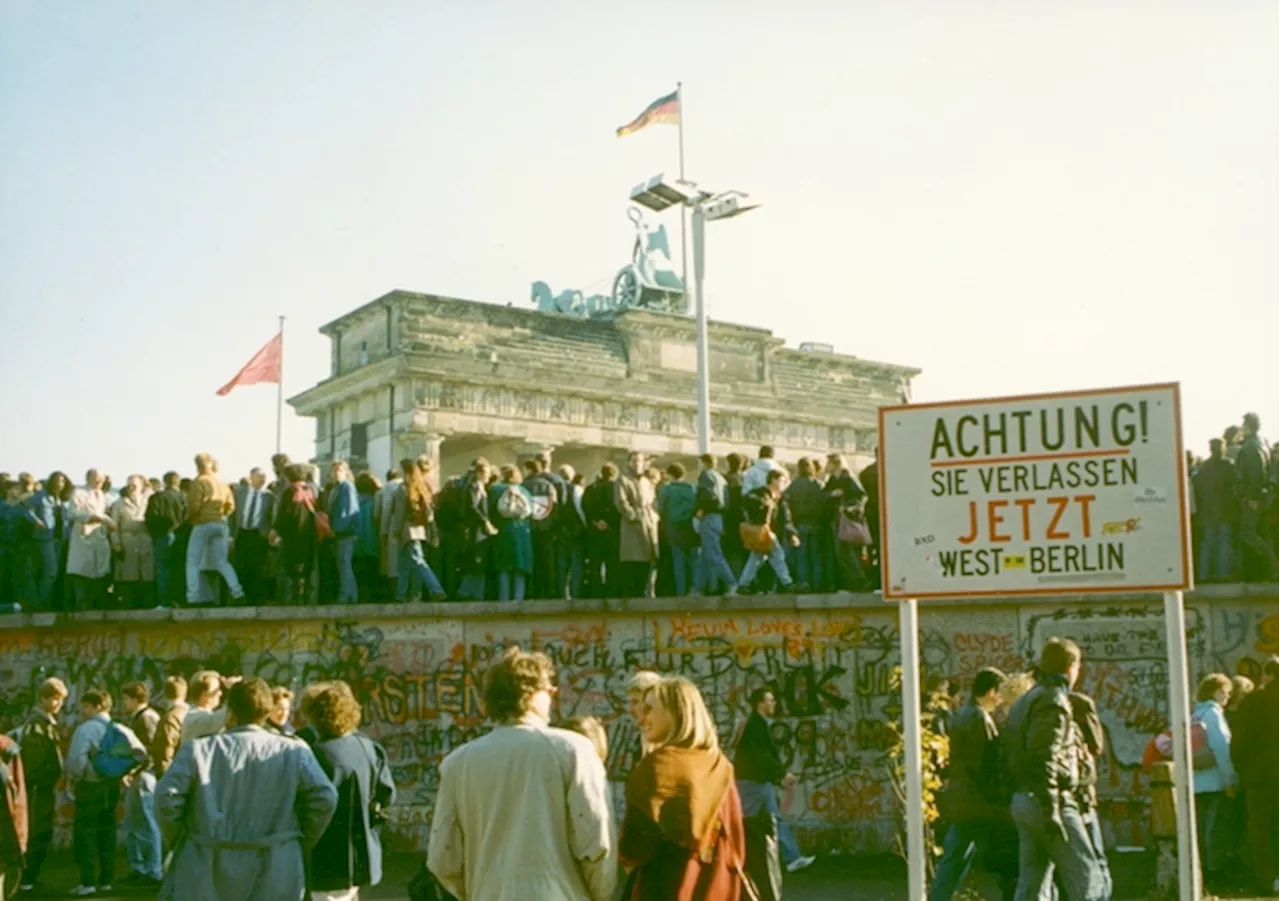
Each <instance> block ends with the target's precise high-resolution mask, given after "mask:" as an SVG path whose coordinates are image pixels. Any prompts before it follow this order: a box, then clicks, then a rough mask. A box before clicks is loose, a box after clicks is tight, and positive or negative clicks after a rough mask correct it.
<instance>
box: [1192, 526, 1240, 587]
mask: <svg viewBox="0 0 1280 901" xmlns="http://www.w3.org/2000/svg"><path fill="white" fill-rule="evenodd" d="M1233 544H1234V543H1233V535H1232V533H1231V525H1230V524H1229V523H1225V522H1224V523H1218V524H1217V525H1207V526H1205V527H1204V529H1203V532H1202V534H1201V536H1200V559H1199V560H1197V561H1196V563H1197V567H1196V581H1197V582H1225V581H1226V580H1228V579H1230V578H1231V557H1232V551H1233Z"/></svg>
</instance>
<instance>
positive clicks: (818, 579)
mask: <svg viewBox="0 0 1280 901" xmlns="http://www.w3.org/2000/svg"><path fill="white" fill-rule="evenodd" d="M796 531H797V532H799V533H800V546H799V547H798V548H796V549H795V551H796V552H795V560H796V572H795V576H796V581H797V582H799V583H801V584H802V585H808V586H809V587H810V588H812V589H813V590H814V591H818V590H820V588H821V586H822V576H823V571H822V548H821V547H820V542H819V540H818V532H819V531H820V527H819V526H796Z"/></svg>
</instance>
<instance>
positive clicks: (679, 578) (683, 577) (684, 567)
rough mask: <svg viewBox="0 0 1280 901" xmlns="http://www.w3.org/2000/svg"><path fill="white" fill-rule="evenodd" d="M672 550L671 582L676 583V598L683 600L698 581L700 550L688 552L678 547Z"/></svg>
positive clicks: (672, 546)
mask: <svg viewBox="0 0 1280 901" xmlns="http://www.w3.org/2000/svg"><path fill="white" fill-rule="evenodd" d="M670 548H671V580H672V581H673V582H675V590H676V597H678V598H682V597H684V596H685V595H687V594H688V593H689V589H690V588H691V587H692V586H693V584H694V582H695V581H696V580H697V569H696V568H697V565H698V549H697V548H696V547H694V548H689V549H687V550H685V549H683V548H679V547H677V546H676V545H674V544H672V545H670Z"/></svg>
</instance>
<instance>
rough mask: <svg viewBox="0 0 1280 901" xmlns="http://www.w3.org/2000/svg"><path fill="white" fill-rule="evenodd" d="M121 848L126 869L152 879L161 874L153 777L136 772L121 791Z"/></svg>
mask: <svg viewBox="0 0 1280 901" xmlns="http://www.w3.org/2000/svg"><path fill="white" fill-rule="evenodd" d="M124 849H125V854H126V855H128V858H129V869H131V870H133V872H135V873H141V874H142V875H144V876H150V877H151V878H153V879H162V878H164V866H163V861H164V854H163V852H162V851H161V850H160V826H159V824H158V823H157V822H156V777H155V774H154V773H139V774H138V775H137V776H136V777H134V780H133V784H132V785H130V786H129V787H128V788H127V789H126V790H125V795H124Z"/></svg>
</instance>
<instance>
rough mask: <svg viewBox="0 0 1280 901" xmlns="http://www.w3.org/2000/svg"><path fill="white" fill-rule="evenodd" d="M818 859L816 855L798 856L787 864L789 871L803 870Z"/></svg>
mask: <svg viewBox="0 0 1280 901" xmlns="http://www.w3.org/2000/svg"><path fill="white" fill-rule="evenodd" d="M816 859H817V858H814V857H797V858H796V859H795V860H793V861H791V863H789V864H787V872H788V873H794V872H795V871H796V870H803V869H804V868H805V867H807V866H811V865H812V864H813V862H814V860H816Z"/></svg>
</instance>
